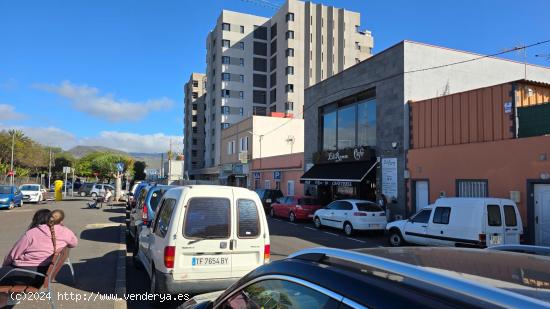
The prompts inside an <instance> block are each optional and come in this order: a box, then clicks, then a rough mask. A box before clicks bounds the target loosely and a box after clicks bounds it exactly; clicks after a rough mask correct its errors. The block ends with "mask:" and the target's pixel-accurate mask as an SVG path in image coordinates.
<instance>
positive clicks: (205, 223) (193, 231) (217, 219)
mask: <svg viewBox="0 0 550 309" xmlns="http://www.w3.org/2000/svg"><path fill="white" fill-rule="evenodd" d="M230 207H231V206H230V202H229V200H228V199H226V198H214V197H197V198H193V199H191V201H190V202H189V206H187V213H186V214H185V223H184V225H183V229H184V230H183V235H184V236H185V237H187V238H212V239H216V238H228V237H229V229H230V225H229V222H230V218H231V217H230V214H229V211H230Z"/></svg>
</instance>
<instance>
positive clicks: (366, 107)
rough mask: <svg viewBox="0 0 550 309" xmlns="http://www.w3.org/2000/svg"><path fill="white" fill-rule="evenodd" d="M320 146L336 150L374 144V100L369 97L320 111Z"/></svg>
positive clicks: (327, 107) (324, 148)
mask: <svg viewBox="0 0 550 309" xmlns="http://www.w3.org/2000/svg"><path fill="white" fill-rule="evenodd" d="M320 119H321V128H322V135H323V138H322V143H323V144H322V148H323V150H336V149H343V148H348V147H354V146H356V145H357V146H373V145H376V100H374V99H370V100H367V101H361V102H358V103H354V104H349V105H345V106H342V107H337V106H335V105H332V106H326V107H324V108H323V109H322V111H321V118H320Z"/></svg>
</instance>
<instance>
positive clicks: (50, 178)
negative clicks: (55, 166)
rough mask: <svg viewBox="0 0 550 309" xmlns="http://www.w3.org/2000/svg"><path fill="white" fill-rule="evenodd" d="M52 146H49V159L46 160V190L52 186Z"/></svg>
mask: <svg viewBox="0 0 550 309" xmlns="http://www.w3.org/2000/svg"><path fill="white" fill-rule="evenodd" d="M51 182H52V148H51V147H50V161H48V190H49V189H50V187H51V186H52V184H51Z"/></svg>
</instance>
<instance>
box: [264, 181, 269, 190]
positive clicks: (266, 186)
mask: <svg viewBox="0 0 550 309" xmlns="http://www.w3.org/2000/svg"><path fill="white" fill-rule="evenodd" d="M264 189H271V180H264Z"/></svg>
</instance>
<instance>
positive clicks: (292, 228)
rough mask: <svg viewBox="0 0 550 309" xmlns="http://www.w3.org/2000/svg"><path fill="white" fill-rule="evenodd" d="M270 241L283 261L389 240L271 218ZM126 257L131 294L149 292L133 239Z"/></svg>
mask: <svg viewBox="0 0 550 309" xmlns="http://www.w3.org/2000/svg"><path fill="white" fill-rule="evenodd" d="M268 224H269V233H270V240H271V259H272V260H280V259H283V258H285V257H286V256H287V255H289V254H291V253H293V252H296V251H298V250H300V249H305V248H313V247H333V248H342V249H356V248H369V247H379V246H384V245H385V244H386V238H385V237H384V236H383V234H381V233H370V232H369V233H367V232H361V233H358V234H357V235H354V236H353V237H347V236H345V235H344V233H343V232H342V231H339V230H336V229H330V228H323V229H321V230H318V229H316V228H315V227H314V226H313V223H307V222H298V223H291V222H288V221H286V220H283V219H272V218H268ZM127 240H128V242H127V245H128V247H127V248H128V255H127V258H126V265H127V266H126V271H127V272H126V283H127V292H128V293H143V292H146V291H148V290H149V279H148V276H147V274H146V272H145V271H143V270H138V269H136V268H135V267H134V265H133V262H132V256H131V253H130V252H131V250H132V248H133V245H132V244H131V241H130V238H129V237H128V238H127ZM179 304H181V303H174V302H171V303H164V304H158V305H156V306H153V305H152V304H150V303H146V302H142V301H134V302H132V301H128V308H133V309H138V308H139V309H143V308H173V307H176V306H177V305H179Z"/></svg>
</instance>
